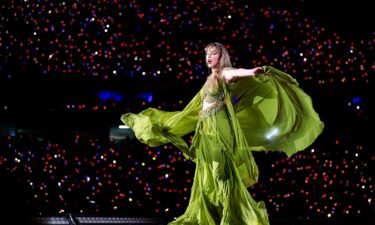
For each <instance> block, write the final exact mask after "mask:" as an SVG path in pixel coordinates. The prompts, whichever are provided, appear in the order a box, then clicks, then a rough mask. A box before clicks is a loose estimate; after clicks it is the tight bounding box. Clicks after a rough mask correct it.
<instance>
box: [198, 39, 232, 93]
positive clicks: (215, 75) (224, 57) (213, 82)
mask: <svg viewBox="0 0 375 225" xmlns="http://www.w3.org/2000/svg"><path fill="white" fill-rule="evenodd" d="M211 48H216V49H217V50H218V51H219V65H218V68H217V70H216V71H212V70H211V71H210V72H211V74H210V75H209V76H208V77H207V83H208V84H207V85H208V87H209V88H211V89H215V88H217V87H218V86H219V81H220V82H221V81H222V79H223V76H222V71H223V69H225V68H231V67H232V63H231V61H230V56H229V53H228V50H227V49H226V48H225V46H224V45H222V44H221V43H218V42H213V43H209V44H208V45H206V47H205V48H204V51H205V52H206V53H207V51H208V50H209V49H211Z"/></svg>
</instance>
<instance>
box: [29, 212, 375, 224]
mask: <svg viewBox="0 0 375 225" xmlns="http://www.w3.org/2000/svg"><path fill="white" fill-rule="evenodd" d="M167 223H168V222H167V221H165V220H162V219H159V218H144V217H119V216H90V215H77V216H74V215H73V214H68V215H66V216H50V217H36V218H33V219H32V224H33V225H50V224H53V225H88V224H92V225H105V224H117V225H127V224H136V225H147V224H149V225H152V224H154V225H167ZM372 224H373V223H372V222H368V221H361V220H358V221H353V220H345V219H342V220H331V219H295V218H294V219H273V220H272V219H271V220H270V225H372ZM234 225H235V224H234Z"/></svg>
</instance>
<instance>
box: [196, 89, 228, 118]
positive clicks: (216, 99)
mask: <svg viewBox="0 0 375 225" xmlns="http://www.w3.org/2000/svg"><path fill="white" fill-rule="evenodd" d="M202 99H203V107H202V110H201V112H200V116H201V118H206V117H208V116H212V115H214V114H215V113H216V112H218V111H219V110H220V109H221V108H222V107H223V105H224V89H223V88H221V87H219V88H216V89H214V90H210V89H209V88H207V87H205V89H204V91H203V92H202Z"/></svg>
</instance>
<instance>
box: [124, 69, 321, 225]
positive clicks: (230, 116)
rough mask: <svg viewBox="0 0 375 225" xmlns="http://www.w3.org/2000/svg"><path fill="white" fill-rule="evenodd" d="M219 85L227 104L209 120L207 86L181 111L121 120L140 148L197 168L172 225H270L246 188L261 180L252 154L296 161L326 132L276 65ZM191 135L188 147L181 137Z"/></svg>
mask: <svg viewBox="0 0 375 225" xmlns="http://www.w3.org/2000/svg"><path fill="white" fill-rule="evenodd" d="M220 86H221V87H222V89H223V91H224V98H225V99H224V102H225V105H224V107H222V108H221V109H220V110H219V111H218V112H216V113H215V114H213V115H211V116H208V117H205V118H202V117H201V116H200V112H201V109H202V92H203V91H204V87H203V88H202V89H201V90H200V91H199V93H198V94H197V95H196V96H195V97H194V98H193V99H192V100H191V101H190V102H189V104H188V105H187V106H186V107H185V108H184V109H183V110H182V111H174V112H166V111H161V110H158V109H155V108H149V109H146V110H144V111H142V112H140V113H138V114H133V113H127V114H124V115H122V117H121V120H122V121H123V122H124V124H126V125H128V126H129V127H130V128H131V129H132V130H133V131H134V133H135V135H136V137H137V138H138V139H139V140H140V141H141V142H142V143H145V144H147V145H149V146H159V145H163V144H166V143H172V144H173V145H175V146H176V147H177V148H179V149H180V150H181V151H182V152H183V154H184V155H185V157H187V158H188V159H191V160H193V161H194V162H195V163H196V170H195V176H194V183H193V186H192V189H191V196H190V201H189V205H188V207H187V210H186V212H185V213H184V214H183V215H182V216H180V217H179V218H177V219H176V220H175V221H173V222H171V223H170V224H171V225H177V224H184V225H185V224H200V225H203V224H207V225H211V224H221V225H224V224H228V225H229V224H231V225H233V224H236V225H237V224H238V225H241V224H254V225H268V224H269V222H268V216H267V210H266V208H265V205H264V202H262V201H259V202H256V201H255V200H254V199H253V198H252V197H251V195H250V194H249V192H248V190H247V188H248V187H249V186H251V185H253V184H254V183H256V182H257V180H258V168H257V165H256V163H255V161H254V157H253V155H252V151H262V150H270V151H282V152H284V153H285V154H287V155H288V156H292V155H293V154H295V153H297V152H298V151H302V150H304V149H306V148H307V147H308V146H309V145H311V144H312V143H313V142H314V141H315V139H316V138H317V137H318V136H319V134H320V133H321V132H322V130H323V127H324V123H323V122H321V121H320V118H319V115H318V114H317V113H316V112H315V110H314V108H313V105H312V101H311V98H310V97H309V96H308V95H307V94H306V93H305V92H304V91H303V90H302V89H301V88H299V87H298V83H297V82H296V80H295V79H293V78H292V77H291V76H290V75H288V74H286V73H283V72H282V71H280V70H277V69H275V68H273V67H270V66H265V67H264V73H262V74H258V75H256V76H251V77H246V78H240V79H238V80H237V81H235V82H233V83H231V84H229V85H226V84H225V83H224V82H223V83H221V85H220ZM193 131H194V137H193V140H192V144H191V146H190V147H189V146H188V145H187V143H186V142H185V141H184V140H183V138H182V137H183V136H185V135H186V134H189V133H191V132H193Z"/></svg>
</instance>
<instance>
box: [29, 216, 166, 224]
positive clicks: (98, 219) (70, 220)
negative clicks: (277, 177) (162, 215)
mask: <svg viewBox="0 0 375 225" xmlns="http://www.w3.org/2000/svg"><path fill="white" fill-rule="evenodd" d="M32 224H33V225H38V224H40V225H48V224H53V225H65V224H66V225H86V224H95V225H104V224H117V225H126V224H137V225H146V224H150V225H151V224H154V225H164V224H166V222H165V221H163V220H161V219H158V218H142V217H118V216H89V215H79V216H74V215H73V214H68V215H66V216H50V217H35V218H33V219H32Z"/></svg>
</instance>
